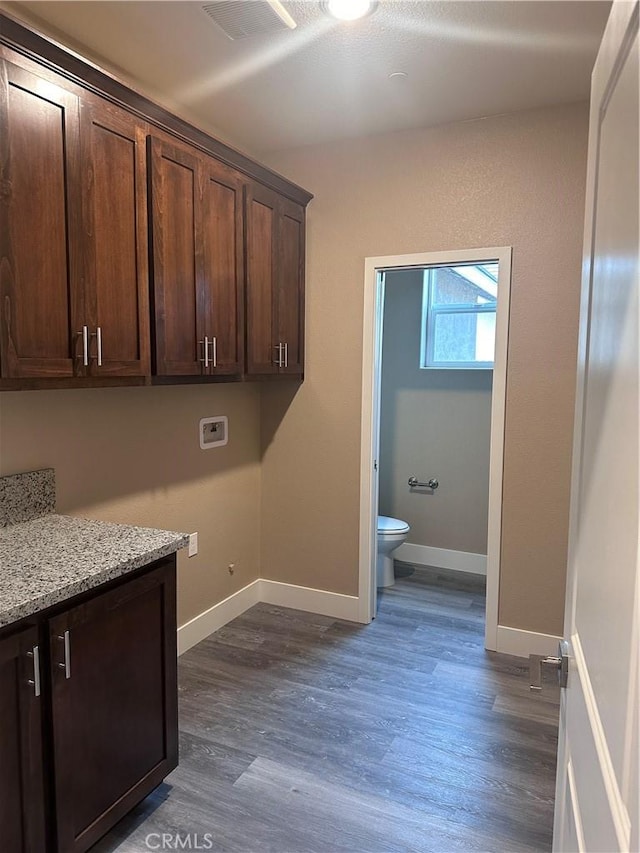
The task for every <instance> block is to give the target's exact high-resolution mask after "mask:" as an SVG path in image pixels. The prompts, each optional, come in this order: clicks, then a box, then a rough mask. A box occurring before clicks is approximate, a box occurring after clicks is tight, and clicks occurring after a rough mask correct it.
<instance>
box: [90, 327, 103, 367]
mask: <svg viewBox="0 0 640 853" xmlns="http://www.w3.org/2000/svg"><path fill="white" fill-rule="evenodd" d="M91 337H92V338H95V339H96V352H97V355H96V356H95V359H96V363H97V365H98V367H102V327H101V326H96V330H95V332H94V333H92V335H91ZM92 358H93V356H92Z"/></svg>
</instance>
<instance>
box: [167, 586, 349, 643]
mask: <svg viewBox="0 0 640 853" xmlns="http://www.w3.org/2000/svg"><path fill="white" fill-rule="evenodd" d="M259 602H264V603H265V604H275V605H277V606H279V607H293V608H295V609H296V610H306V611H307V613H320V614H322V615H323V616H333V617H334V618H335V619H346V620H348V621H350V622H357V621H358V598H357V596H355V595H341V594H340V593H337V592H327V591H326V590H324V589H312V588H311V587H306V586H295V585H294V584H290V583H280V582H279V581H270V580H264V579H258V580H255V581H253V582H252V583H250V584H247V586H244V587H243V588H242V589H239V590H238V591H237V592H234V593H233V595H230V596H229V597H228V598H225V599H224V601H220V602H219V603H218V604H214V605H213V607H210V608H209V609H208V610H205V611H204V612H203V613H200V614H198V616H194V618H193V619H190V620H189V622H185V624H184V625H181V626H180V628H178V654H179V655H181V654H184V652H186V651H188V650H189V649H190V648H191V647H192V646H195V645H196V643H199V642H200V641H201V640H204V638H205V637H208V636H209V634H213V632H214V631H217V630H218V629H219V628H222V627H223V625H226V624H227V622H231V620H232V619H235V618H236V617H237V616H241V615H242V614H243V613H244V612H245V610H248V609H249V608H250V607H253V605H254V604H258V603H259Z"/></svg>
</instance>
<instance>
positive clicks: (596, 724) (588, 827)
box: [553, 2, 640, 851]
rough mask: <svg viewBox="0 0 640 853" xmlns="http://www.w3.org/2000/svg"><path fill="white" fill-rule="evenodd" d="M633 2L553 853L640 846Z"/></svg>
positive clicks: (591, 337)
mask: <svg viewBox="0 0 640 853" xmlns="http://www.w3.org/2000/svg"><path fill="white" fill-rule="evenodd" d="M638 120H639V116H638V3H637V2H619V3H618V2H616V3H614V5H613V7H612V13H611V18H610V20H609V23H608V25H607V29H606V32H605V35H604V40H603V43H602V46H601V49H600V53H599V55H598V59H597V61H596V66H595V69H594V74H593V81H592V95H591V124H590V134H589V167H588V176H587V182H588V183H587V206H586V225H585V248H584V263H583V292H582V304H581V318H580V343H579V364H578V388H577V404H576V429H575V438H574V457H573V462H574V464H573V481H572V493H571V527H570V542H569V579H568V585H567V605H566V611H565V639H566V640H567V641H568V642H569V650H570V653H569V676H568V683H567V687H566V689H565V690H563V691H562V694H563V695H562V704H561V711H560V743H559V753H558V779H557V789H556V816H555V826H554V840H553V844H554V850H558V851H574V850H576V851H577V850H580V851H582V850H589V851H623V850H624V851H637V850H640V839H639V837H638V811H639V809H638V797H639V792H638V763H639V757H638V754H639V744H638V713H639V706H638V689H639V683H638V644H639V634H638V619H639V608H638V595H639V589H638V530H639V526H638V513H639V501H638V488H639V486H638V484H639V452H638V448H639V435H638V406H639V398H638V375H639V370H638V360H639V359H638V334H639V324H638V311H639V303H638V277H639V275H640V269H639V264H638V251H639V241H638V228H639V222H638V203H639V200H638V180H639V178H638Z"/></svg>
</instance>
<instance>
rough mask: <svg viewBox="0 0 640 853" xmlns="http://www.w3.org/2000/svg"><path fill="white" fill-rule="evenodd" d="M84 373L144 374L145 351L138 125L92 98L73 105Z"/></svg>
mask: <svg viewBox="0 0 640 853" xmlns="http://www.w3.org/2000/svg"><path fill="white" fill-rule="evenodd" d="M81 119H82V123H81V133H80V138H81V144H82V145H83V147H84V151H83V155H84V156H83V163H84V171H83V181H84V183H83V185H82V199H83V204H84V216H83V221H84V223H85V228H86V232H85V239H84V241H83V244H84V247H85V252H86V264H87V276H86V281H87V289H86V290H87V293H86V297H85V301H86V323H87V325H88V327H89V336H90V346H89V359H88V360H89V371H90V373H91V375H92V376H146V375H148V374H149V371H150V356H149V275H148V243H147V165H146V136H147V127H146V125H145V124H144V123H143V122H141V121H139V120H138V119H136V118H134V117H133V116H132V115H130V114H129V113H127V112H125V111H124V110H121V109H119V108H117V107H114V106H112V105H111V104H108V103H106V102H104V101H102V100H100V99H98V98H92V99H91V101H84V100H83V102H82V104H81Z"/></svg>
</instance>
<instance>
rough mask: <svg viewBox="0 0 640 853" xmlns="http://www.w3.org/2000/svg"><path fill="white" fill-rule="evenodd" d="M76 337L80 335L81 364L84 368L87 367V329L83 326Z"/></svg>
mask: <svg viewBox="0 0 640 853" xmlns="http://www.w3.org/2000/svg"><path fill="white" fill-rule="evenodd" d="M76 334H78V335H82V364H83V365H84V366H85V367H88V366H89V327H88V326H83V327H82V329H81V330H80V331H79V332H76Z"/></svg>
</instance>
